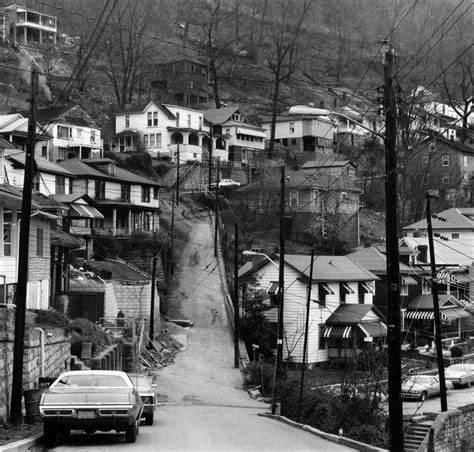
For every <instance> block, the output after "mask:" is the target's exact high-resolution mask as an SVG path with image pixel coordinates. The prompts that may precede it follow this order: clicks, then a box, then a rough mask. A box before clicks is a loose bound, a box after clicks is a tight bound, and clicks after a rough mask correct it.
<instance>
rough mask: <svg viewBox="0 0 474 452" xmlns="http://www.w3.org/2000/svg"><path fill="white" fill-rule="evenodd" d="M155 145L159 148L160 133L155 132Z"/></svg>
mask: <svg viewBox="0 0 474 452" xmlns="http://www.w3.org/2000/svg"><path fill="white" fill-rule="evenodd" d="M156 147H157V148H161V133H157V134H156Z"/></svg>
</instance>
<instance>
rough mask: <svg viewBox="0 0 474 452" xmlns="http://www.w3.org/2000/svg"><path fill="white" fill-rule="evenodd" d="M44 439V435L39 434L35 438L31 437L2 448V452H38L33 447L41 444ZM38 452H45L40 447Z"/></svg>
mask: <svg viewBox="0 0 474 452" xmlns="http://www.w3.org/2000/svg"><path fill="white" fill-rule="evenodd" d="M42 438H43V434H42V433H38V434H36V435H34V436H31V437H30V438H25V439H22V440H20V441H15V442H14V443H10V444H5V445H3V446H0V451H8V452H23V451H26V450H29V451H30V452H32V451H33V450H36V448H35V449H32V447H34V446H37V445H38V444H40V443H41V440H42ZM37 450H38V451H40V450H43V448H42V447H40V448H38V449H37Z"/></svg>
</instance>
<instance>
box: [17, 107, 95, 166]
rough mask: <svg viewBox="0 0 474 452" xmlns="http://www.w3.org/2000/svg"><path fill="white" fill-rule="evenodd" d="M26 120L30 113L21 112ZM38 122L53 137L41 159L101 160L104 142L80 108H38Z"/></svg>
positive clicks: (91, 121) (42, 152)
mask: <svg viewBox="0 0 474 452" xmlns="http://www.w3.org/2000/svg"><path fill="white" fill-rule="evenodd" d="M20 113H21V114H22V116H23V117H25V118H28V117H29V112H28V111H23V112H20ZM37 121H38V123H39V124H41V126H42V127H43V129H44V130H45V131H46V132H47V133H48V134H49V135H51V136H52V139H51V140H49V141H48V143H47V147H46V148H42V149H41V154H40V155H41V156H42V157H44V158H46V159H48V160H50V161H52V162H57V161H59V160H66V159H69V158H79V159H92V158H102V157H103V152H104V151H103V141H102V136H101V130H100V128H99V127H98V126H97V123H96V122H95V121H94V120H93V119H92V118H91V116H90V115H89V114H88V113H87V112H86V111H85V110H84V109H83V108H82V107H81V106H80V105H69V106H59V107H48V108H39V109H38V110H37Z"/></svg>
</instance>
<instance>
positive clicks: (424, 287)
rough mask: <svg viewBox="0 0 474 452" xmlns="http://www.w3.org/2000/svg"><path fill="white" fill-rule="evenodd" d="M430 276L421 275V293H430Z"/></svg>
mask: <svg viewBox="0 0 474 452" xmlns="http://www.w3.org/2000/svg"><path fill="white" fill-rule="evenodd" d="M430 281H431V278H429V277H427V276H423V277H422V278H421V293H422V294H423V295H427V294H430V293H431V282H430Z"/></svg>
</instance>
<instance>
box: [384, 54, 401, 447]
mask: <svg viewBox="0 0 474 452" xmlns="http://www.w3.org/2000/svg"><path fill="white" fill-rule="evenodd" d="M394 58H395V57H394V52H393V49H389V50H388V51H387V52H386V53H385V60H384V108H385V203H386V236H387V238H386V246H387V288H388V291H387V303H388V316H387V319H388V322H387V323H388V325H387V327H388V334H387V342H388V415H389V426H390V450H392V451H394V452H395V451H400V450H404V449H403V444H404V440H403V405H402V398H401V384H402V381H401V380H402V366H401V351H400V338H401V331H400V330H401V328H400V260H399V251H398V230H397V225H398V203H397V193H398V189H397V177H398V174H397V154H396V142H397V106H396V102H395V99H396V97H395V86H394V81H393V74H392V73H393V63H394Z"/></svg>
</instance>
